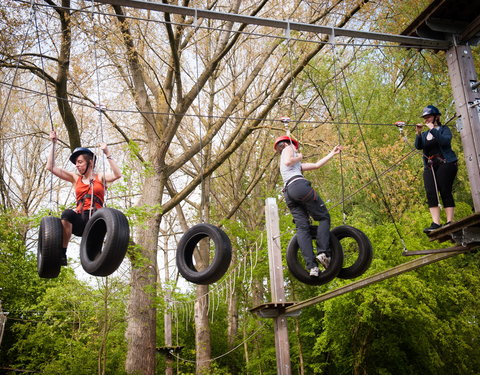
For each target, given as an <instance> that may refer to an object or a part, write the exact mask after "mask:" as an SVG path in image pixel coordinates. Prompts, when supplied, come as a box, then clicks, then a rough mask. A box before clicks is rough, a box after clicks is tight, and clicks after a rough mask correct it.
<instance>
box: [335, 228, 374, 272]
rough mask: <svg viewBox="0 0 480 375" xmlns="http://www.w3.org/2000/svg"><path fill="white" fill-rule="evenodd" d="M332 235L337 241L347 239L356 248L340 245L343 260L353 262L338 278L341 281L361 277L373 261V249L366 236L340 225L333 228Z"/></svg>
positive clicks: (356, 230) (358, 230) (350, 245)
mask: <svg viewBox="0 0 480 375" xmlns="http://www.w3.org/2000/svg"><path fill="white" fill-rule="evenodd" d="M332 233H333V234H335V237H337V238H338V240H339V241H341V240H342V239H344V238H347V237H349V238H352V239H353V240H354V241H355V242H356V246H353V244H349V246H345V244H343V245H342V248H343V254H344V258H345V260H347V261H348V260H351V261H353V259H355V261H353V263H352V262H350V263H352V264H351V265H350V266H348V267H344V268H342V269H341V270H340V272H339V274H338V277H339V278H341V279H353V278H355V277H358V276H360V275H362V274H363V273H364V272H365V271H366V270H367V269H368V267H370V264H371V263H372V259H373V248H372V244H371V242H370V240H369V239H368V237H367V235H366V234H365V233H363V232H362V231H361V230H360V229H357V228H354V227H351V226H349V225H340V226H338V227H336V228H333V229H332ZM350 250H351V251H350ZM350 253H352V257H351V258H352V259H349V258H350V257H349V254H350ZM353 253H356V254H353Z"/></svg>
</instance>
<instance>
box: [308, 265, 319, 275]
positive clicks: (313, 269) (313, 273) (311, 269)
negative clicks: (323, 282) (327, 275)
mask: <svg viewBox="0 0 480 375" xmlns="http://www.w3.org/2000/svg"><path fill="white" fill-rule="evenodd" d="M319 272H320V270H319V269H318V267H313V268H310V276H313V277H318V273H319Z"/></svg>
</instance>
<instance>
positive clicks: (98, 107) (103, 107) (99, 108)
mask: <svg viewBox="0 0 480 375" xmlns="http://www.w3.org/2000/svg"><path fill="white" fill-rule="evenodd" d="M95 109H96V110H97V111H98V112H102V113H105V112H107V106H106V105H104V104H95Z"/></svg>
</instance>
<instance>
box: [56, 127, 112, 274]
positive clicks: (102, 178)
mask: <svg viewBox="0 0 480 375" xmlns="http://www.w3.org/2000/svg"><path fill="white" fill-rule="evenodd" d="M50 139H51V141H52V151H51V152H50V154H49V156H48V161H47V170H49V171H50V172H52V173H53V174H54V175H55V176H57V177H59V178H61V179H62V180H65V181H69V182H71V183H72V184H73V186H74V188H75V197H76V208H75V210H72V209H67V210H65V211H63V213H62V216H61V220H62V227H63V239H62V247H63V252H64V254H63V257H62V259H61V264H62V265H63V266H66V265H67V247H68V243H69V242H70V238H71V237H72V233H73V234H75V235H76V236H79V237H81V236H82V234H83V230H84V229H85V225H86V224H87V221H88V219H89V218H90V216H91V214H92V213H93V212H94V211H95V210H97V209H99V208H101V207H103V200H104V196H105V188H106V184H107V183H111V182H113V181H115V180H118V179H119V178H120V177H122V172H121V171H120V168H119V167H118V165H117V163H116V161H115V159H113V158H112V156H111V155H110V152H109V151H108V147H107V144H106V143H101V144H100V145H99V147H100V149H101V150H102V151H103V153H104V154H105V156H106V158H107V160H108V162H109V164H110V169H111V172H112V173H108V174H105V175H103V174H101V173H95V172H94V168H95V159H96V157H95V154H94V153H93V152H92V151H91V150H90V149H88V148H85V147H77V148H76V149H75V150H74V151H73V153H72V155H70V158H69V160H70V161H71V162H72V163H73V164H75V167H76V169H77V172H76V173H75V172H69V171H67V170H65V169H62V168H59V167H57V166H55V160H54V159H55V158H54V153H55V144H56V143H57V140H58V139H57V133H56V132H55V131H52V132H50ZM92 192H93V194H92ZM92 196H93V202H94V204H93V205H92Z"/></svg>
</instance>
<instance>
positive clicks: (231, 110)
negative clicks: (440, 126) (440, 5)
mask: <svg viewBox="0 0 480 375" xmlns="http://www.w3.org/2000/svg"><path fill="white" fill-rule="evenodd" d="M428 3H429V1H418V0H405V1H393V0H391V1H368V0H335V1H323V0H320V1H317V2H313V1H294V2H280V1H276V0H263V1H260V2H250V1H240V0H236V1H233V2H227V1H223V0H220V1H214V2H203V1H202V2H200V1H196V2H190V1H184V2H182V3H181V5H183V6H189V7H197V8H200V9H211V10H215V11H220V12H229V13H240V14H245V15H250V16H259V17H265V18H273V19H278V20H291V21H297V22H303V23H314V24H321V25H328V26H331V27H344V28H350V29H355V30H368V31H378V32H383V33H394V34H398V33H400V32H401V31H402V30H403V29H404V28H405V27H406V26H407V25H408V24H409V23H410V22H411V21H412V20H413V19H415V17H416V16H417V15H418V14H420V12H421V11H422V10H423V9H424V8H425V7H426V5H428ZM178 5H180V4H178ZM0 31H1V32H0V81H1V85H0V103H1V107H0V108H1V110H0V113H1V117H0V123H1V128H0V142H1V147H0V197H1V202H0V208H1V210H0V275H1V276H0V300H1V305H0V312H2V313H0V314H1V316H2V317H6V322H4V325H3V326H0V327H1V331H0V332H2V336H0V337H2V339H1V342H0V372H2V373H6V374H14V373H15V374H16V373H18V372H19V371H23V372H27V371H31V372H37V373H43V374H64V375H65V374H72V375H73V374H75V375H78V374H149V375H150V374H163V373H166V374H173V373H177V374H193V373H196V374H265V375H266V374H275V373H277V370H276V360H275V344H274V342H275V340H274V336H273V324H272V321H271V320H268V319H261V318H259V317H257V316H256V315H253V314H251V313H250V312H249V309H251V308H252V307H254V306H257V305H259V304H261V303H264V302H268V301H270V295H269V290H270V289H269V281H268V276H267V275H268V258H267V248H266V240H265V235H266V233H265V222H264V221H265V220H264V203H265V199H266V198H267V197H275V198H277V201H278V205H279V214H280V226H281V228H280V229H281V234H282V236H281V241H282V249H285V248H286V245H287V243H288V241H289V240H290V238H291V237H292V236H293V234H294V224H293V223H292V219H291V216H290V214H289V212H288V209H287V208H286V207H285V204H284V201H283V198H282V196H281V193H280V190H281V182H280V178H279V173H278V159H277V158H276V157H275V154H274V151H273V147H272V144H273V140H274V139H275V138H276V137H277V136H279V135H282V134H284V133H285V127H284V124H283V123H282V122H281V121H279V119H280V118H281V117H283V116H288V117H290V118H291V119H292V121H291V122H290V129H291V131H292V134H293V135H294V136H295V137H296V138H297V139H299V141H300V143H301V148H302V153H303V154H304V156H305V158H306V160H308V161H314V160H316V159H317V158H320V157H322V156H323V155H325V154H326V153H328V152H329V151H330V149H331V148H332V147H333V146H334V145H336V144H339V143H340V144H342V145H343V146H344V151H343V153H342V156H341V157H337V158H335V159H334V160H332V161H331V162H330V163H329V164H328V165H327V166H325V167H323V168H321V169H320V170H318V171H315V172H310V173H309V174H308V178H309V179H310V180H311V181H312V184H313V186H315V188H316V189H317V191H318V192H319V193H320V195H321V196H322V197H323V198H324V200H326V201H327V202H328V203H327V204H328V207H329V209H330V212H331V215H332V226H338V225H341V224H344V223H345V224H348V225H352V226H355V227H357V228H359V229H361V230H362V231H364V232H365V233H366V234H367V235H368V237H369V238H370V241H371V242H372V244H373V248H374V252H375V253H374V259H373V262H372V265H371V267H370V269H369V270H368V271H367V272H366V273H365V274H364V275H363V276H362V277H365V276H368V275H372V274H374V273H377V272H379V271H382V270H385V269H388V268H391V267H393V266H395V265H398V264H401V263H403V262H405V261H406V260H407V259H406V258H405V257H404V256H402V251H403V250H405V249H406V250H421V249H427V248H437V247H442V246H443V245H442V244H438V243H431V242H429V241H428V238H427V237H426V236H424V235H423V233H422V229H423V228H424V227H426V226H428V225H429V224H430V216H429V214H428V210H427V206H426V200H425V196H424V189H423V182H422V163H421V154H419V153H418V152H416V151H415V150H414V149H413V141H414V127H413V126H410V125H412V124H415V123H417V122H419V121H420V120H421V119H420V118H419V115H420V113H421V109H422V108H423V107H424V106H425V105H427V104H433V105H436V106H437V107H438V108H439V109H440V110H441V112H442V114H443V116H442V119H443V122H447V121H448V120H451V121H450V122H448V125H449V126H451V129H452V132H453V133H454V138H453V147H454V150H455V151H456V152H457V155H458V157H459V161H460V162H459V175H458V178H457V181H456V183H455V198H456V202H457V214H456V217H457V218H461V217H464V216H467V215H469V214H471V213H472V210H473V209H472V202H471V197H470V191H469V182H468V177H467V174H466V171H465V164H464V161H463V153H462V147H461V142H460V136H459V134H458V132H457V131H456V130H455V119H454V115H455V110H454V103H453V101H452V93H451V87H450V81H449V76H448V71H447V64H446V61H445V55H444V53H443V52H432V51H428V50H424V49H418V48H399V47H398V46H393V45H390V44H385V43H379V42H374V41H366V40H356V39H349V38H342V37H336V38H335V39H334V40H331V39H329V36H325V35H314V34H309V33H300V32H290V34H288V33H287V34H286V33H285V30H276V29H272V28H268V27H260V26H253V25H239V24H232V23H230V22H226V21H215V20H208V19H195V18H192V17H186V16H180V15H173V14H163V13H158V12H152V11H143V10H138V9H127V8H121V7H118V6H109V5H99V4H95V3H92V2H89V1H69V0H61V1H53V0H45V1H44V2H37V3H36V5H35V6H32V3H31V2H30V1H25V2H23V1H13V0H8V1H6V2H2V4H1V5H0ZM332 41H334V42H335V43H329V42H332ZM474 56H475V58H477V57H478V49H477V48H475V49H474ZM478 65H479V62H478V60H477V61H476V66H477V71H478ZM47 94H48V95H47ZM99 106H105V108H106V110H105V111H99V110H98V108H99ZM396 121H405V122H406V123H407V124H408V125H407V126H405V127H404V130H403V133H400V132H399V129H398V128H397V127H396V126H394V125H393V124H394V123H395V122H396ZM53 128H54V129H56V131H57V133H58V135H59V139H60V142H59V147H58V148H57V150H56V161H57V164H58V165H60V166H62V167H64V168H71V169H72V170H73V165H69V162H68V156H69V154H70V152H71V150H72V149H73V148H75V147H78V146H80V145H82V146H85V147H92V148H94V149H95V147H96V145H97V144H98V143H99V142H101V141H105V142H107V143H108V145H109V148H110V149H111V151H112V154H113V155H114V157H115V158H116V160H117V161H118V163H119V164H120V165H121V167H122V172H123V176H124V177H123V179H122V180H120V181H118V182H116V183H115V184H113V185H112V186H110V187H109V190H108V201H107V203H108V205H109V206H110V207H115V208H118V209H120V210H122V212H124V213H125V215H126V216H127V217H128V219H129V222H130V230H131V235H132V246H131V248H130V249H129V251H128V256H127V258H126V259H125V261H124V262H123V264H122V265H121V267H120V268H119V270H118V271H116V272H115V273H114V274H113V275H111V276H109V277H105V278H100V277H98V278H97V277H90V276H89V275H88V274H86V273H85V272H84V271H83V270H82V268H81V265H80V263H79V259H78V254H76V252H78V246H77V245H78V243H79V239H78V238H74V239H73V240H72V244H71V245H70V247H69V252H68V256H69V266H68V267H65V268H62V271H61V274H60V276H59V277H58V278H56V279H41V278H39V277H38V275H37V272H36V247H37V236H38V226H39V222H40V220H41V218H42V217H43V216H46V215H49V214H53V215H56V216H59V215H60V213H61V211H62V210H63V209H64V208H66V207H71V206H72V205H73V203H74V202H73V201H74V198H73V192H72V189H71V187H70V186H68V185H67V184H65V183H64V182H63V181H60V180H59V179H57V178H52V176H51V175H50V174H49V173H48V172H47V171H46V170H45V162H46V158H47V154H48V152H49V150H50V147H51V143H50V141H49V138H48V134H49V132H50V130H51V129H53ZM96 151H97V152H98V150H96ZM104 165H105V160H100V165H99V166H98V168H104ZM376 175H378V176H379V178H378V179H376V177H375V176H376ZM201 221H206V222H210V223H212V224H215V225H221V226H222V228H223V229H224V230H225V231H226V233H227V234H228V236H229V237H230V239H231V241H232V246H233V259H232V263H231V265H230V267H229V270H228V271H227V273H226V275H225V276H224V277H223V278H222V279H221V280H220V281H218V282H217V283H215V284H214V285H194V284H190V283H188V282H185V281H184V280H182V279H181V277H179V275H178V272H177V270H176V268H175V249H176V243H177V242H178V240H179V238H180V237H181V235H182V233H183V232H184V231H185V230H187V229H188V228H189V227H191V226H192V225H194V224H196V223H198V222H201ZM479 263H480V258H479V255H478V253H469V254H465V255H458V256H455V257H453V258H451V259H448V260H445V261H442V262H440V263H437V264H434V265H430V266H427V267H424V268H420V269H418V270H416V271H412V272H409V273H406V274H403V275H401V276H398V277H396V278H393V279H390V280H387V281H384V282H382V283H379V284H375V285H371V286H369V287H367V288H365V289H362V290H359V291H356V292H354V293H350V294H347V295H344V296H341V297H337V298H334V299H332V300H329V301H326V302H324V303H322V304H318V305H315V306H312V307H309V308H307V309H304V310H303V311H302V313H301V314H300V315H299V316H298V317H290V318H288V328H289V336H290V351H291V361H292V369H293V373H297V374H322V373H324V374H326V373H328V374H351V373H353V374H399V373H401V374H419V373H421V374H452V373H456V374H477V373H478V369H479V368H480V349H479V348H480V345H479V344H480V342H479V341H480V332H479V331H480V329H479V321H478V311H479V310H480V306H479V302H478V301H479V300H480V298H479V297H480V296H479V294H480V293H479V288H478V285H479V282H480V274H479V272H478V269H479ZM284 277H285V283H286V285H285V287H286V292H287V299H288V300H289V301H300V300H304V299H307V298H310V297H312V296H315V295H318V294H321V293H323V292H325V291H328V290H332V289H335V288H337V287H339V286H342V285H345V284H348V283H349V282H350V281H348V280H347V281H345V280H340V279H334V280H333V281H332V282H330V283H328V284H326V285H322V286H308V285H305V284H302V283H300V282H298V281H297V280H296V279H294V278H293V277H292V276H291V275H290V274H289V272H288V270H287V269H286V267H285V270H284ZM1 323H2V322H0V324H1ZM162 347H163V348H165V347H170V348H172V356H165V355H164V352H163V351H162V350H160V349H159V350H156V348H162ZM180 348H181V350H179V349H180ZM177 349H178V350H177Z"/></svg>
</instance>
